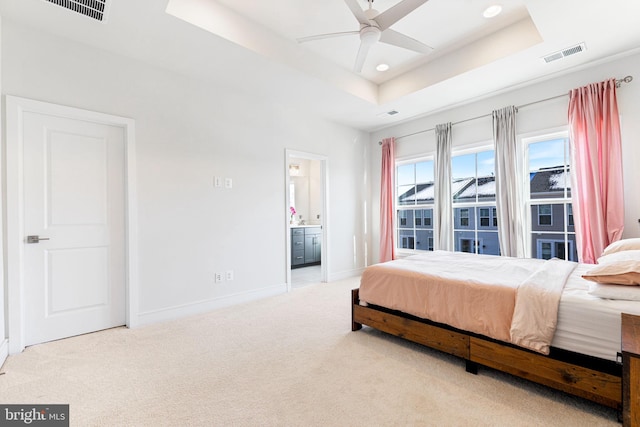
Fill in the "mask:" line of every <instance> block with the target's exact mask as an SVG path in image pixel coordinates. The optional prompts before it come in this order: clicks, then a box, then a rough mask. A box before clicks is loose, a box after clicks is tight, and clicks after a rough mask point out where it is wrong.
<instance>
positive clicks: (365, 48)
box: [353, 43, 371, 73]
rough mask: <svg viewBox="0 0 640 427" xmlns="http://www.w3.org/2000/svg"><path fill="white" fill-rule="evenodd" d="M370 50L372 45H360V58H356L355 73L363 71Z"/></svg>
mask: <svg viewBox="0 0 640 427" xmlns="http://www.w3.org/2000/svg"><path fill="white" fill-rule="evenodd" d="M369 48H371V43H360V49H358V56H356V63H355V65H354V66H353V71H355V72H356V73H360V72H361V71H362V66H363V65H364V61H365V59H367V54H368V53H369Z"/></svg>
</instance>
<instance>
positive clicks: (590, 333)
mask: <svg viewBox="0 0 640 427" xmlns="http://www.w3.org/2000/svg"><path fill="white" fill-rule="evenodd" d="M592 267H593V265H590V264H579V265H578V266H577V267H576V268H575V270H574V271H573V273H572V274H571V276H570V277H569V279H568V280H567V283H566V285H565V287H564V291H563V293H562V297H561V298H560V306H559V310H558V325H557V327H556V333H555V335H554V337H553V340H552V342H551V345H552V346H553V347H557V348H561V349H564V350H570V351H574V352H577V353H582V354H587V355H590V356H595V357H599V358H602V359H607V360H616V357H617V354H618V352H620V348H621V331H620V314H621V313H629V314H637V315H640V301H623V300H610V299H603V298H599V297H595V296H592V295H590V294H589V284H590V283H591V282H589V281H587V280H585V279H583V278H582V277H581V276H582V274H584V273H585V272H586V271H587V270H589V269H590V268H592Z"/></svg>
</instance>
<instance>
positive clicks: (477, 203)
mask: <svg viewBox="0 0 640 427" xmlns="http://www.w3.org/2000/svg"><path fill="white" fill-rule="evenodd" d="M494 164H495V160H494V151H493V150H486V149H485V150H476V151H475V152H471V153H469V152H467V153H462V154H458V155H456V154H455V153H454V155H453V157H452V158H451V173H452V181H451V190H452V193H453V217H454V231H453V232H454V241H455V250H456V251H460V252H471V253H485V254H493V255H499V254H500V244H499V240H498V223H497V216H496V185H495V167H494Z"/></svg>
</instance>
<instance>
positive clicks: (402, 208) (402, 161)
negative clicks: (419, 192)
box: [393, 153, 435, 255]
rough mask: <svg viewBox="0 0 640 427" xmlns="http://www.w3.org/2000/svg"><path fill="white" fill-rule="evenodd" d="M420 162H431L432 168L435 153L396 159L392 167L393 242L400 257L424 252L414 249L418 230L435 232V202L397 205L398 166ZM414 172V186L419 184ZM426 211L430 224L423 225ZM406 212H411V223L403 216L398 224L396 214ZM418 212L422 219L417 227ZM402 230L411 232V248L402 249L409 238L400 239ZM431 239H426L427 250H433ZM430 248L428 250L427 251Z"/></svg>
mask: <svg viewBox="0 0 640 427" xmlns="http://www.w3.org/2000/svg"><path fill="white" fill-rule="evenodd" d="M421 162H433V164H434V167H435V153H430V154H426V155H420V156H411V157H405V158H398V159H396V161H395V165H394V173H395V182H394V188H393V192H394V194H393V200H394V224H393V227H394V233H395V234H394V235H395V238H394V241H395V243H394V244H395V246H396V253H397V254H400V255H412V254H416V253H421V252H426V251H425V250H424V249H416V242H419V240H418V234H417V233H418V231H419V230H430V231H432V232H433V233H435V230H434V229H433V214H434V213H433V212H434V209H435V201H434V203H431V204H424V203H422V204H419V203H417V200H416V204H413V205H400V204H399V203H398V197H399V194H398V188H399V185H398V168H399V167H400V166H403V165H408V164H414V165H415V164H418V163H421ZM415 173H416V172H415V170H414V185H416V184H420V183H418V182H416V176H415ZM433 182H434V185H435V170H434V177H433ZM427 210H431V215H430V216H429V217H428V218H429V220H430V221H429V222H430V224H428V225H426V224H425V221H424V220H425V219H426V216H425V214H424V211H427ZM408 211H413V212H414V214H413V223H412V224H409V221H408V219H407V217H406V216H405V217H404V219H405V224H404V225H401V224H400V220H401V219H402V217H401V216H400V215H398V212H406V213H405V215H407V213H408ZM418 211H419V212H420V218H422V220H423V221H422V225H420V226H418V225H416V219H417V215H415V212H418ZM401 230H404V231H409V230H413V236H412V237H411V238H412V239H413V248H403V247H402V246H403V241H404V240H406V239H408V237H410V236H403V237H400V236H399V234H400V231H401ZM433 241H434V239H433V237H427V243H426V245H427V250H433ZM429 248H430V249H429Z"/></svg>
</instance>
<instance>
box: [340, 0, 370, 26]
mask: <svg viewBox="0 0 640 427" xmlns="http://www.w3.org/2000/svg"><path fill="white" fill-rule="evenodd" d="M344 2H345V3H346V4H347V6H348V7H349V9H351V13H353V16H355V17H356V19H357V20H358V22H359V23H361V24H362V25H370V23H369V19H367V15H365V14H364V10H362V8H361V7H360V5H359V4H358V0H344Z"/></svg>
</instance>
